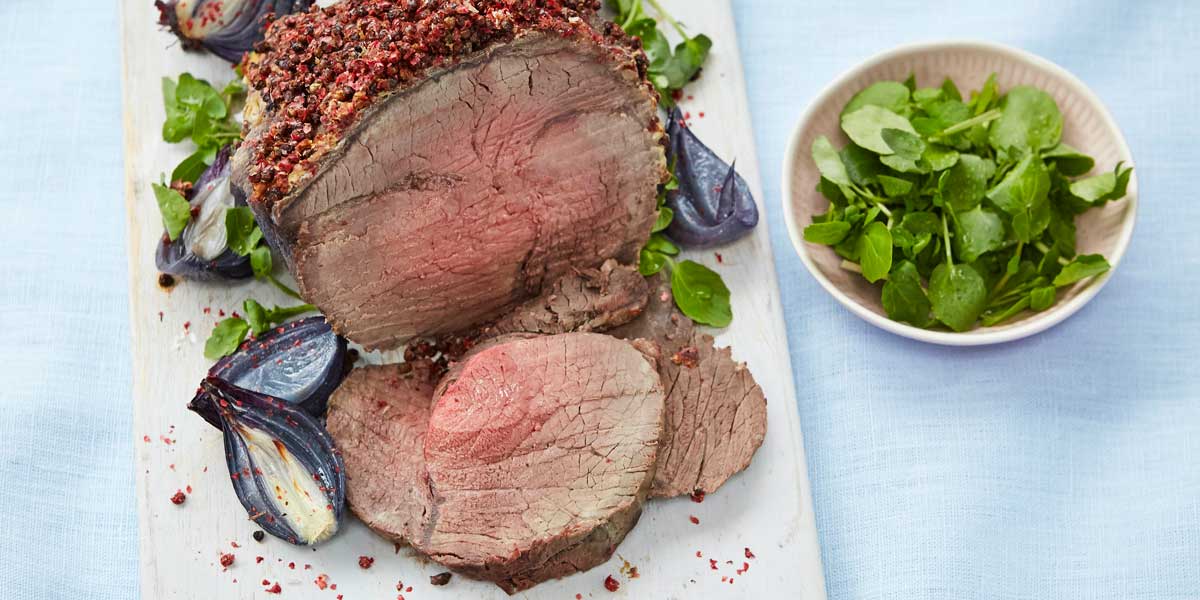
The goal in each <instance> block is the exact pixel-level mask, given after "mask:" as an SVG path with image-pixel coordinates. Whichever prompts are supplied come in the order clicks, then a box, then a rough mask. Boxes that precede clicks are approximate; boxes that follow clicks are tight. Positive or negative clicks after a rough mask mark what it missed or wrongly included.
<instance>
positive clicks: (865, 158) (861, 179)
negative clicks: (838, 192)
mask: <svg viewBox="0 0 1200 600" xmlns="http://www.w3.org/2000/svg"><path fill="white" fill-rule="evenodd" d="M838 156H840V157H841V159H842V164H843V165H845V167H846V173H847V174H849V175H850V181H852V182H854V183H855V185H861V186H866V185H869V184H872V183H875V180H876V178H877V177H878V176H879V174H880V173H882V172H884V170H885V169H884V168H883V165H882V164H880V162H879V156H877V155H876V154H875V153H874V152H871V151H870V150H867V149H865V148H863V147H861V146H859V145H857V144H846V147H845V148H842V150H841V152H839V153H838Z"/></svg>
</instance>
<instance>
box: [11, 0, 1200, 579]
mask: <svg viewBox="0 0 1200 600" xmlns="http://www.w3.org/2000/svg"><path fill="white" fill-rule="evenodd" d="M148 1H149V0H147V2H148ZM698 1H706V0H698ZM734 3H735V5H736V7H737V14H738V27H739V32H740V34H741V44H742V49H743V52H744V58H745V61H746V66H747V74H748V78H749V86H750V97H751V105H752V107H753V110H754V122H755V126H756V134H757V136H758V146H759V151H760V152H759V155H760V159H761V161H762V165H761V166H762V171H763V173H764V176H765V183H766V195H767V197H766V202H767V204H768V206H769V209H770V210H769V214H768V217H769V218H768V219H767V220H768V221H769V223H770V227H771V233H772V236H773V238H774V243H775V251H776V254H777V267H778V270H779V274H780V277H781V281H782V285H783V292H784V303H785V307H786V312H787V320H788V327H789V335H790V340H791V348H792V357H793V364H794V366H795V377H796V384H797V388H798V390H799V408H800V413H801V417H802V421H803V426H804V433H805V436H806V444H807V450H808V459H809V470H810V474H811V478H812V482H813V490H814V496H815V500H816V510H817V524H818V526H819V528H820V533H821V542H822V545H823V554H824V560H825V571H826V576H827V580H828V587H829V594H830V597H831V598H834V599H837V600H843V599H850V598H903V599H915V600H921V599H927V598H929V599H935V598H936V599H966V598H989V599H990V598H1081V599H1082V598H1106V599H1107V598H1111V599H1117V598H1121V599H1125V598H1132V599H1139V600H1140V599H1146V600H1151V599H1152V600H1164V599H1175V598H1180V599H1182V598H1198V597H1200V533H1198V532H1200V467H1197V459H1198V457H1200V375H1198V374H1197V372H1198V370H1200V369H1198V368H1197V367H1196V366H1195V364H1194V363H1195V361H1196V357H1197V356H1198V355H1200V300H1198V296H1200V276H1198V275H1197V272H1198V271H1200V241H1198V240H1200V236H1198V235H1197V231H1200V199H1198V198H1197V197H1196V195H1197V189H1198V188H1200V185H1197V184H1196V183H1195V181H1196V179H1197V176H1198V175H1200V159H1198V158H1197V156H1198V152H1197V150H1196V148H1197V145H1198V144H1197V142H1198V141H1200V125H1198V123H1200V117H1198V114H1197V108H1196V107H1197V105H1198V104H1200V103H1198V101H1197V99H1198V98H1200V84H1198V83H1197V79H1198V76H1200V72H1198V71H1200V69H1198V68H1197V64H1198V63H1200V3H1198V2H1195V1H1185V0H1178V1H1173V2H1172V1H1166V0H1160V1H1142V2H1132V1H1128V0H1106V1H1093V2H1083V1H1067V2H1039V1H1036V0H1009V1H1007V2H996V1H995V0H991V1H969V2H958V3H930V2H924V1H916V0H912V1H907V2H891V3H882V2H861V1H854V0H845V1H842V2H836V3H819V2H799V1H795V0H734ZM117 30H118V29H117V20H116V15H115V3H112V2H99V3H96V2H74V3H71V6H70V7H69V8H67V7H66V6H65V5H64V4H62V3H47V2H43V1H42V0H0V56H2V57H3V60H2V62H0V82H2V83H0V89H2V90H3V100H2V101H0V134H2V139H3V144H0V208H2V209H3V211H4V212H3V215H2V216H0V240H3V241H2V244H3V248H4V252H3V254H2V255H0V590H3V591H2V592H0V594H2V595H3V596H4V597H6V598H16V599H25V598H39V599H41V598H47V599H49V598H95V599H102V600H108V599H110V598H129V597H133V596H135V595H136V584H137V550H136V546H137V545H136V540H137V532H136V525H135V518H134V502H133V464H132V444H133V442H132V440H133V435H132V432H131V426H130V413H131V411H130V402H129V397H130V372H131V366H130V364H129V340H128V318H127V314H126V313H127V297H126V291H125V290H126V258H125V231H124V208H123V202H124V200H123V197H124V188H123V176H122V171H121V169H122V165H121V120H120V119H121V112H120V110H121V100H120V84H119V80H118V75H119V59H120V56H119V50H118V45H117ZM710 33H712V34H715V35H720V32H710ZM941 37H958V38H961V37H978V38H984V39H991V40H996V41H1001V42H1005V43H1009V44H1013V45H1017V46H1020V47H1023V48H1026V49H1028V50H1032V51H1033V52H1036V53H1038V54H1041V55H1042V56H1045V57H1047V58H1049V59H1051V60H1053V61H1055V62H1058V63H1059V64H1061V65H1063V66H1065V67H1066V68H1067V69H1069V70H1071V71H1073V72H1074V73H1076V74H1077V75H1079V76H1080V77H1081V78H1082V79H1083V80H1084V81H1085V82H1087V83H1088V84H1089V85H1090V86H1091V87H1092V88H1093V89H1094V90H1095V91H1096V92H1097V93H1098V94H1099V95H1100V97H1101V98H1103V99H1104V100H1105V101H1106V102H1107V103H1108V105H1109V107H1110V108H1111V109H1112V111H1113V113H1114V114H1115V116H1116V118H1117V120H1118V121H1119V122H1120V123H1121V125H1122V126H1123V128H1124V130H1125V133H1126V135H1127V137H1128V139H1129V142H1130V145H1131V146H1132V148H1133V152H1134V155H1135V158H1136V160H1137V168H1138V174H1139V177H1140V184H1141V202H1142V205H1141V212H1140V215H1139V225H1138V231H1137V233H1136V235H1135V237H1134V243H1133V247H1132V249H1131V251H1130V253H1129V255H1128V256H1127V257H1126V261H1125V263H1124V264H1123V265H1122V267H1121V269H1120V270H1119V271H1118V272H1117V273H1116V275H1115V277H1114V278H1113V280H1112V282H1111V283H1110V284H1109V286H1108V287H1107V288H1106V289H1105V290H1104V292H1103V293H1102V294H1101V295H1100V296H1099V297H1098V298H1097V299H1096V300H1095V301H1094V302H1093V303H1092V304H1091V305H1089V306H1088V307H1087V308H1086V309H1084V310H1083V311H1082V312H1081V313H1080V314H1078V315H1077V316H1075V317H1074V318H1072V319H1071V320H1069V321H1068V322H1066V323H1064V324H1063V325H1061V326H1059V327H1058V328H1056V329H1054V330H1052V331H1050V332H1047V333H1045V334H1042V335H1040V336H1037V337H1035V338H1033V339H1030V340H1026V341H1023V342H1018V343H1014V344H1008V345H1005V346H1000V347H996V348H988V349H980V350H951V349H943V348H935V347H932V346H925V345H921V344H918V343H915V342H910V341H906V340H903V339H900V338H896V337H893V336H890V335H888V334H885V333H882V332H879V331H876V330H874V329H873V328H871V327H870V326H869V325H867V324H865V323H864V322H862V321H859V320H858V319H857V318H856V317H854V316H852V315H851V314H849V313H848V312H846V311H845V310H843V309H842V308H841V307H839V306H838V305H836V304H835V303H834V301H833V300H832V299H830V298H829V297H827V296H826V295H825V294H824V292H822V291H821V290H820V288H819V287H818V286H817V285H816V284H815V283H814V282H813V280H812V279H811V278H810V277H809V276H808V274H807V273H806V272H804V270H803V268H802V266H801V265H800V263H799V261H798V260H797V259H796V258H795V255H794V253H793V252H792V249H791V246H790V244H789V242H788V240H787V236H786V233H785V231H784V228H783V225H782V222H781V221H780V212H779V210H778V208H777V207H778V204H779V184H778V181H779V176H780V163H781V160H782V156H783V149H784V145H785V143H786V138H787V134H788V131H789V130H790V128H791V126H792V125H793V123H794V120H795V119H796V118H797V117H798V116H799V114H800V112H801V111H802V109H803V108H804V105H805V103H806V102H807V101H808V100H809V99H810V98H812V97H813V96H814V95H815V94H816V93H817V92H818V91H819V90H820V89H821V87H822V86H824V85H825V84H826V83H827V82H828V81H830V80H831V79H832V78H834V77H835V76H837V75H838V74H839V73H840V72H841V71H843V70H844V69H847V68H849V67H851V66H852V65H854V64H855V63H857V62H858V61H860V60H862V59H864V58H866V57H867V56H869V55H871V54H874V53H876V52H878V51H882V50H885V49H887V48H889V47H891V46H893V45H896V44H899V43H902V42H908V41H916V40H929V39H936V38H941ZM135 368H136V367H135Z"/></svg>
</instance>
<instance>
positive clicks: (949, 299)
mask: <svg viewBox="0 0 1200 600" xmlns="http://www.w3.org/2000/svg"><path fill="white" fill-rule="evenodd" d="M987 301H988V299H987V285H986V284H985V283H984V281H983V277H982V276H980V275H979V273H978V272H977V271H976V270H975V269H974V268H972V267H971V266H970V265H964V264H955V265H949V264H946V263H939V264H938V266H937V267H935V268H934V269H933V274H932V275H931V276H930V278H929V302H930V304H931V305H932V307H933V314H934V316H936V317H937V319H938V320H939V321H941V322H942V323H944V324H945V325H946V326H947V327H949V328H950V329H953V330H954V331H966V330H968V329H970V328H971V327H972V326H973V325H974V324H975V321H976V320H978V319H979V315H980V314H981V313H983V310H984V309H985V308H987Z"/></svg>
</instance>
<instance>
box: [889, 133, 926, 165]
mask: <svg viewBox="0 0 1200 600" xmlns="http://www.w3.org/2000/svg"><path fill="white" fill-rule="evenodd" d="M880 136H881V137H882V138H883V142H884V143H885V144H887V145H888V147H889V148H891V149H892V152H893V153H894V154H896V155H897V156H903V157H904V158H907V159H910V160H920V158H921V155H922V154H924V153H925V142H924V141H923V140H922V139H921V136H919V135H917V134H915V133H909V132H907V131H903V130H901V129H892V128H887V129H884V130H883V131H882V132H880Z"/></svg>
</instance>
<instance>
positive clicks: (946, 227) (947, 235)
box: [942, 211, 954, 268]
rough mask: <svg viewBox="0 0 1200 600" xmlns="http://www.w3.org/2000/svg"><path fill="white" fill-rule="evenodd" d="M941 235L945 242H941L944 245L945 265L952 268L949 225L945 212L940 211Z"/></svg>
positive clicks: (952, 259)
mask: <svg viewBox="0 0 1200 600" xmlns="http://www.w3.org/2000/svg"><path fill="white" fill-rule="evenodd" d="M942 237H943V238H944V239H945V241H946V243H944V244H942V245H943V246H945V247H946V267H947V268H954V256H952V255H951V253H950V226H949V225H947V224H946V213H945V212H944V211H943V212H942Z"/></svg>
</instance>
